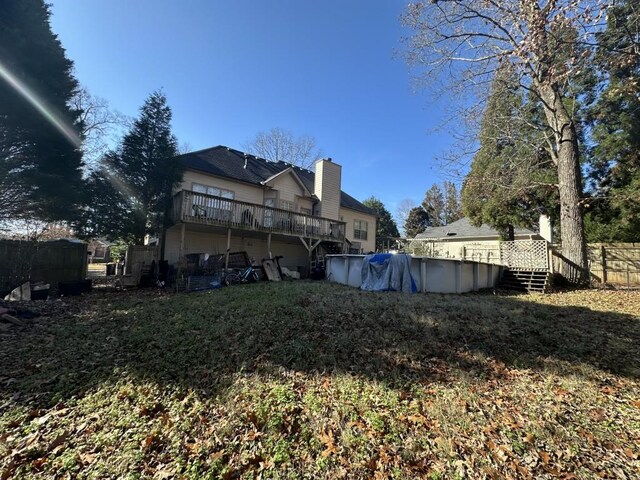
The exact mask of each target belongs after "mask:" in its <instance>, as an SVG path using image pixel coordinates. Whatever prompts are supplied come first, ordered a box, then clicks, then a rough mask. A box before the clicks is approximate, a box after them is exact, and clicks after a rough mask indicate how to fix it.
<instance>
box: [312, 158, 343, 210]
mask: <svg viewBox="0 0 640 480" xmlns="http://www.w3.org/2000/svg"><path fill="white" fill-rule="evenodd" d="M341 183H342V166H341V165H338V164H337V163H333V162H332V161H331V158H322V159H320V160H318V161H317V162H316V175H315V180H314V183H313V193H315V195H316V196H317V197H318V199H319V200H320V201H319V202H318V215H319V216H321V217H325V218H331V219H333V220H339V219H340V191H341V188H342V187H341Z"/></svg>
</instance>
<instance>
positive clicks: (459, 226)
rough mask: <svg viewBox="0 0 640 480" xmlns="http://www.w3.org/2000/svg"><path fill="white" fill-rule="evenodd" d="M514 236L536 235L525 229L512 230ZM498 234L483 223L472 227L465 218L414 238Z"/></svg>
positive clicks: (488, 235) (433, 228)
mask: <svg viewBox="0 0 640 480" xmlns="http://www.w3.org/2000/svg"><path fill="white" fill-rule="evenodd" d="M514 233H515V234H516V235H537V234H536V233H535V232H532V231H531V230H529V229H527V228H516V229H514ZM499 236H500V232H498V231H497V230H496V229H494V228H491V227H490V226H489V225H487V224H485V223H483V224H482V225H480V226H479V227H474V226H473V225H471V223H470V222H469V219H468V218H466V217H463V218H461V219H460V220H456V221H455V222H452V223H450V224H449V225H445V226H443V227H429V228H427V229H426V230H425V231H424V232H422V233H419V234H418V235H416V237H415V238H460V237H499Z"/></svg>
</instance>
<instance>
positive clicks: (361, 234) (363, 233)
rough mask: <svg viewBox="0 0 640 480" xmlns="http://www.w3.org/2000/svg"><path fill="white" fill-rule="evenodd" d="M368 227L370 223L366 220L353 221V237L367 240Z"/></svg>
mask: <svg viewBox="0 0 640 480" xmlns="http://www.w3.org/2000/svg"><path fill="white" fill-rule="evenodd" d="M368 229H369V223H368V222H367V221H366V220H354V221H353V238H356V239H358V240H366V239H367V231H368Z"/></svg>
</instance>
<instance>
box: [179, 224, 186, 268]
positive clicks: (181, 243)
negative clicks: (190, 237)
mask: <svg viewBox="0 0 640 480" xmlns="http://www.w3.org/2000/svg"><path fill="white" fill-rule="evenodd" d="M185 228H186V224H185V223H184V222H182V225H180V251H179V252H178V262H182V257H183V256H184V231H185Z"/></svg>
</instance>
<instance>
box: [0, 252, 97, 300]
mask: <svg viewBox="0 0 640 480" xmlns="http://www.w3.org/2000/svg"><path fill="white" fill-rule="evenodd" d="M86 275H87V244H86V243H83V242H75V241H67V240H57V241H51V242H30V241H23V240H0V294H3V293H6V292H7V291H10V290H11V289H12V288H15V287H16V286H17V285H20V284H21V283H23V282H26V281H31V282H34V283H35V282H45V283H50V284H52V286H53V285H57V284H58V283H59V282H70V281H77V280H83V279H84V278H86Z"/></svg>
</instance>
